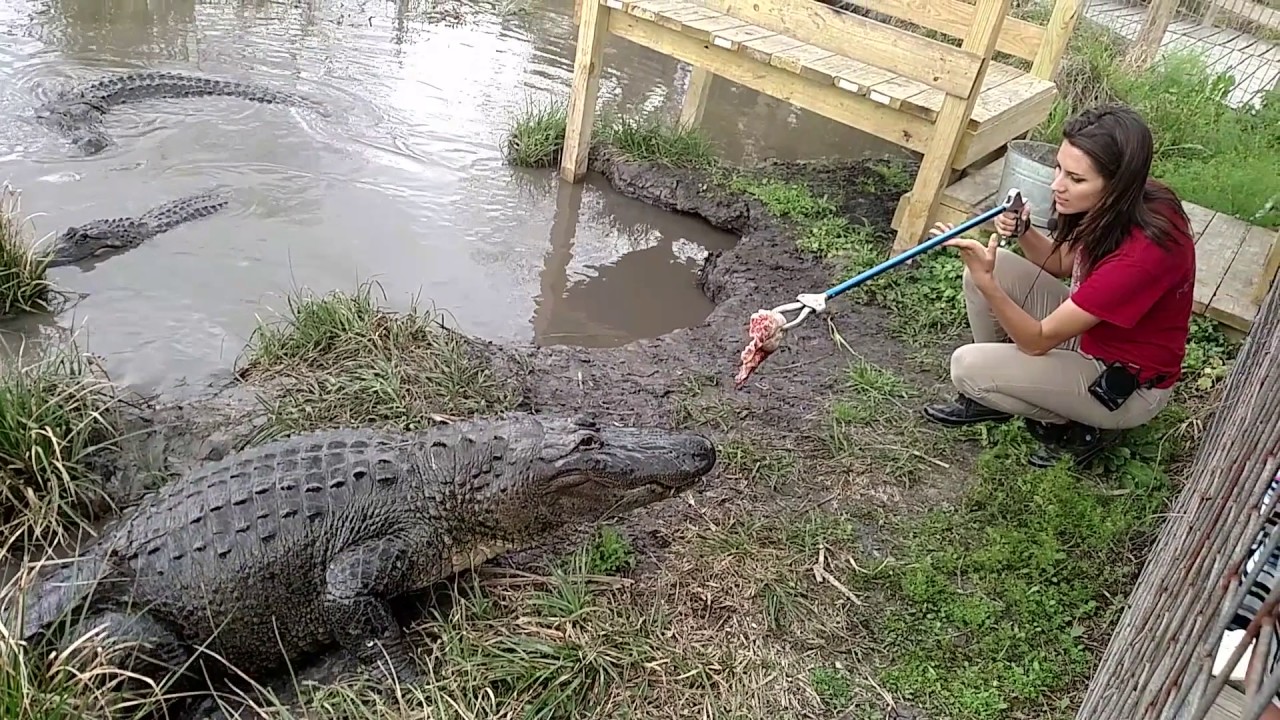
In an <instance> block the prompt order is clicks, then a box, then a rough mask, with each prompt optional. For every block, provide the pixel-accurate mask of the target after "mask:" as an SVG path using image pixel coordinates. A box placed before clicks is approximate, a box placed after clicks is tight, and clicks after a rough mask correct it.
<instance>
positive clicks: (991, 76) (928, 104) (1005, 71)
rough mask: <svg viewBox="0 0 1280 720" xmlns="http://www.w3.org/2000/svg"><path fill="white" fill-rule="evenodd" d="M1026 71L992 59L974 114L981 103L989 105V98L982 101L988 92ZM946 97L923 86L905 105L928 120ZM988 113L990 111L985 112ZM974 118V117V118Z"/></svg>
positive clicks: (933, 116)
mask: <svg viewBox="0 0 1280 720" xmlns="http://www.w3.org/2000/svg"><path fill="white" fill-rule="evenodd" d="M1024 75H1026V73H1024V72H1022V71H1021V70H1019V69H1017V68H1013V67H1009V66H1008V65H1005V64H1003V63H998V62H995V61H992V63H991V64H990V65H989V66H988V67H987V77H986V79H985V80H983V84H982V92H980V93H978V103H977V104H976V105H974V108H973V111H974V114H975V116H976V114H977V112H978V108H979V107H982V106H983V105H990V104H991V103H990V100H987V102H985V103H984V102H983V100H984V98H986V97H987V96H988V95H989V93H990V92H991V91H993V90H995V89H996V88H998V87H1000V86H1001V85H1004V84H1005V83H1007V82H1009V81H1010V80H1013V79H1014V78H1017V77H1023V76H1024ZM945 97H946V93H944V92H942V91H941V90H938V89H936V88H925V89H924V90H923V91H922V92H919V93H916V94H915V95H912V96H911V97H909V98H907V100H906V105H907V106H908V108H909V109H910V110H911V111H912V112H916V113H918V114H920V116H921V117H924V118H926V119H928V120H933V119H934V118H936V117H937V116H938V111H939V110H941V109H942V99H943V98H945ZM986 114H987V115H990V114H991V113H990V112H987V113H986ZM974 120H976V117H975V118H974Z"/></svg>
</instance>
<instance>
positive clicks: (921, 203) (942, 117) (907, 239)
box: [893, 0, 1011, 253]
mask: <svg viewBox="0 0 1280 720" xmlns="http://www.w3.org/2000/svg"><path fill="white" fill-rule="evenodd" d="M1010 4H1011V0H978V3H977V7H976V8H975V12H974V15H973V24H972V25H970V26H969V32H968V33H967V34H966V35H965V38H964V42H963V43H961V45H960V48H961V49H962V50H968V51H970V52H974V53H978V54H980V55H982V62H981V64H979V65H978V71H977V73H975V74H974V77H973V84H972V85H971V86H970V88H969V93H968V95H969V97H967V98H961V97H958V96H956V95H951V94H949V93H948V94H947V96H946V97H945V98H943V100H942V109H941V110H939V111H938V119H937V120H936V121H935V122H934V125H933V134H932V135H931V136H930V137H929V144H928V145H927V146H925V151H924V158H923V160H922V161H921V162H920V171H919V172H918V173H916V183H915V186H914V187H912V188H911V193H910V197H909V199H908V200H907V207H906V212H904V213H903V215H902V224H901V225H899V226H898V235H897V237H896V238H895V239H894V241H893V250H894V252H895V253H900V252H903V251H905V250H908V249H910V248H912V247H914V246H916V245H918V244H919V243H920V240H921V239H923V237H924V234H925V232H926V231H927V230H928V224H929V220H930V218H932V217H933V215H934V212H936V211H937V208H938V201H939V200H940V199H941V198H942V193H943V191H944V190H946V187H947V180H948V179H950V176H951V172H950V171H951V161H952V160H953V159H954V158H955V154H956V150H957V149H958V148H959V147H960V140H961V139H962V138H963V137H964V132H965V129H966V128H967V127H968V125H969V118H970V117H972V115H973V106H974V104H975V103H977V101H978V94H979V93H980V92H981V91H982V84H983V81H984V80H985V79H986V76H987V68H988V67H990V65H991V55H992V53H994V52H995V47H996V40H997V39H998V38H999V35H1000V28H1001V26H1003V25H1004V19H1005V16H1006V15H1008V14H1009V6H1010Z"/></svg>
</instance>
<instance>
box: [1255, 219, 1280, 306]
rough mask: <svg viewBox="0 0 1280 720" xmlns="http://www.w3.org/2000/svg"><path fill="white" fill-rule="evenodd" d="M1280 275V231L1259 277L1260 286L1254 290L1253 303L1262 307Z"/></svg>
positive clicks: (1272, 243) (1277, 232) (1277, 231)
mask: <svg viewBox="0 0 1280 720" xmlns="http://www.w3.org/2000/svg"><path fill="white" fill-rule="evenodd" d="M1277 273H1280V230H1276V239H1275V240H1273V241H1272V242H1271V250H1270V251H1269V252H1268V253H1267V261H1266V263H1264V264H1263V266H1262V275H1260V276H1258V285H1257V287H1255V288H1254V289H1253V302H1254V303H1255V304H1256V305H1257V306H1258V307H1262V301H1263V300H1265V299H1266V297H1267V293H1268V292H1270V291H1271V285H1272V284H1273V283H1274V282H1275V281H1276V274H1277Z"/></svg>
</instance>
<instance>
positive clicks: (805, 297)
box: [773, 293, 827, 330]
mask: <svg viewBox="0 0 1280 720" xmlns="http://www.w3.org/2000/svg"><path fill="white" fill-rule="evenodd" d="M826 309H827V294H826V293H802V294H800V295H797V296H796V299H795V302H789V303H787V304H785V305H779V306H778V307H776V308H774V309H773V311H774V312H776V313H778V314H780V315H782V316H783V317H784V318H785V317H786V315H787V313H789V312H791V311H793V310H799V311H800V314H799V315H797V316H796V319H795V320H789V321H787V322H786V323H785V324H783V326H782V329H783V330H790V329H791V328H793V327H795V326H797V325H799V324H800V323H801V322H803V321H804V319H805V318H807V317H809V315H810V314H811V313H812V314H814V315H821V314H822V313H823V311H825V310H826Z"/></svg>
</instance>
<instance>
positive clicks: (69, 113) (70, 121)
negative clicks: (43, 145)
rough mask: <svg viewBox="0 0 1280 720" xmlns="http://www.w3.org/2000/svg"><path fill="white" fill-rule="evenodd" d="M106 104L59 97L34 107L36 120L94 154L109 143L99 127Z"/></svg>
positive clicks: (100, 126) (82, 149)
mask: <svg viewBox="0 0 1280 720" xmlns="http://www.w3.org/2000/svg"><path fill="white" fill-rule="evenodd" d="M105 114H106V110H105V108H103V107H101V106H100V105H98V104H97V103H94V102H91V101H89V100H87V99H83V98H77V99H73V100H58V101H54V102H51V103H47V104H45V105H43V106H41V107H39V108H38V109H36V111H35V118H36V120H37V121H38V122H39V123H40V124H42V125H44V126H45V127H48V128H50V129H52V130H54V131H56V132H57V133H59V134H60V135H62V136H63V137H65V138H66V139H67V141H68V142H70V143H71V144H72V145H74V146H75V147H77V148H79V149H80V151H81V152H83V153H84V154H85V155H94V154H96V153H100V152H102V151H103V150H105V149H107V148H108V147H110V146H111V142H112V141H111V138H110V137H108V136H107V133H106V132H105V131H104V130H103V129H102V121H103V117H104V116H105Z"/></svg>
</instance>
